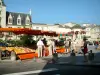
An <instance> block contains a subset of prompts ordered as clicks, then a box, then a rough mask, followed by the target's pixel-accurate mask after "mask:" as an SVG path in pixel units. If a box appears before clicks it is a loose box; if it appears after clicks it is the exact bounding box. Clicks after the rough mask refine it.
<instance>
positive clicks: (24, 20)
mask: <svg viewBox="0 0 100 75" xmlns="http://www.w3.org/2000/svg"><path fill="white" fill-rule="evenodd" d="M10 14H11V16H12V17H13V23H12V25H17V18H18V16H19V15H20V17H21V25H26V17H27V16H29V18H30V23H32V21H31V16H30V14H25V13H16V12H8V11H7V12H6V23H7V24H8V17H9V15H10Z"/></svg>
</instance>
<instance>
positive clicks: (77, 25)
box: [72, 24, 81, 28]
mask: <svg viewBox="0 0 100 75" xmlns="http://www.w3.org/2000/svg"><path fill="white" fill-rule="evenodd" d="M72 28H81V26H80V25H79V24H76V25H74V26H73V27H72Z"/></svg>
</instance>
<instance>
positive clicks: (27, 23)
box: [26, 16, 30, 25]
mask: <svg viewBox="0 0 100 75" xmlns="http://www.w3.org/2000/svg"><path fill="white" fill-rule="evenodd" d="M29 24H30V18H29V16H27V17H26V25H29Z"/></svg>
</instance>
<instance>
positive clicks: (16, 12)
mask: <svg viewBox="0 0 100 75" xmlns="http://www.w3.org/2000/svg"><path fill="white" fill-rule="evenodd" d="M6 12H9V13H15V14H24V15H30V14H29V13H22V12H11V11H6Z"/></svg>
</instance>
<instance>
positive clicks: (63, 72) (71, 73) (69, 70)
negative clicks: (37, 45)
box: [39, 52, 100, 75]
mask: <svg viewBox="0 0 100 75" xmlns="http://www.w3.org/2000/svg"><path fill="white" fill-rule="evenodd" d="M99 58H100V52H97V53H95V57H94V61H93V64H88V63H87V62H84V57H83V54H78V56H76V60H75V62H74V63H67V62H69V61H70V60H71V58H70V56H68V54H62V55H61V56H59V58H58V62H57V63H52V61H51V59H52V58H49V59H48V58H44V59H43V60H46V61H47V64H46V65H45V66H44V68H43V69H42V70H45V69H50V70H49V71H46V72H41V73H40V74H39V75H79V74H80V75H87V74H88V75H99V74H100V70H99V67H100V64H99V65H97V63H100V59H99ZM59 62H62V63H60V64H59ZM75 63H77V65H75ZM84 64H85V65H84ZM95 64H96V65H95Z"/></svg>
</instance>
